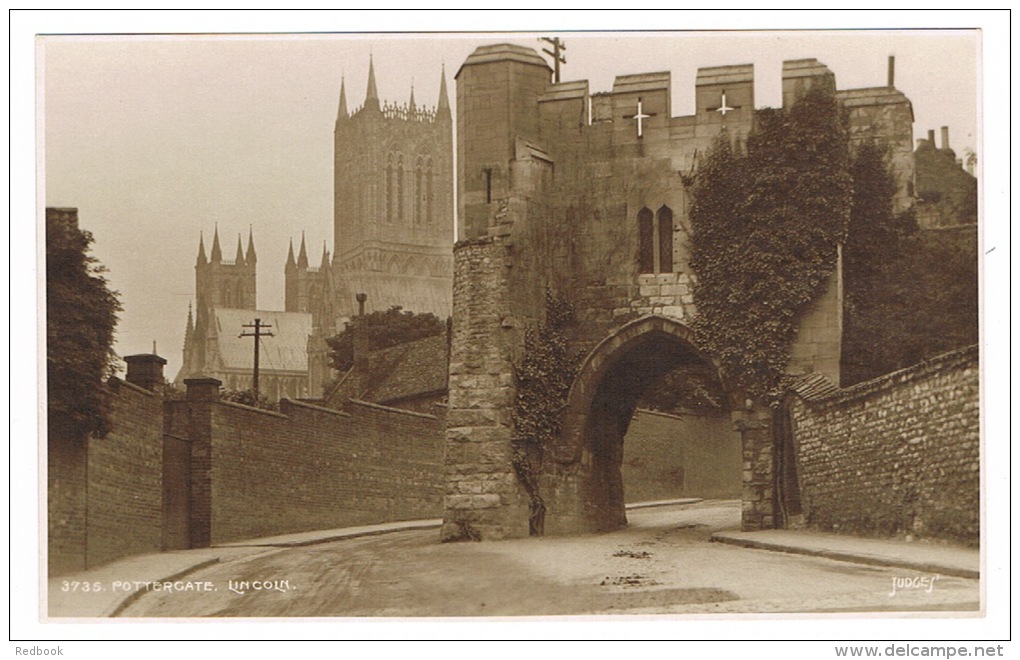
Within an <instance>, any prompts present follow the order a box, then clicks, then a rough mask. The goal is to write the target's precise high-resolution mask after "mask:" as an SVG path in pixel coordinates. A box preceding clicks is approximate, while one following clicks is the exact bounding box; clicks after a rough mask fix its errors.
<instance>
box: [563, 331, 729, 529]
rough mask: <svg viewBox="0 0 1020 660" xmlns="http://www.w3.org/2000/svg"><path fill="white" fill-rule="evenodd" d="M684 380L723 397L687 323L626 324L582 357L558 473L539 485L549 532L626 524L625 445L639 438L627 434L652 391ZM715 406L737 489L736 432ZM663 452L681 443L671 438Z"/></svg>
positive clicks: (710, 364) (566, 417) (570, 400)
mask: <svg viewBox="0 0 1020 660" xmlns="http://www.w3.org/2000/svg"><path fill="white" fill-rule="evenodd" d="M683 382H688V383H701V384H703V385H704V386H705V387H707V388H708V389H710V390H711V391H712V392H713V393H714V394H716V395H717V396H719V397H721V398H725V396H724V395H723V389H722V384H721V382H720V380H719V377H718V370H717V368H716V366H715V364H714V363H713V362H712V360H710V359H709V358H708V357H707V356H705V355H704V354H703V353H702V352H700V351H699V350H698V349H697V347H696V346H695V345H694V343H693V342H692V341H691V338H690V330H689V329H688V328H687V327H686V326H684V325H683V324H681V323H679V322H678V321H675V320H673V319H669V318H666V317H660V316H648V317H644V318H641V319H638V320H637V321H633V322H631V323H629V324H627V325H625V326H623V327H622V328H620V329H619V330H617V331H616V332H615V333H613V334H612V335H611V336H609V337H607V338H606V339H604V340H603V341H602V342H601V343H600V344H599V345H598V346H596V348H595V349H594V350H593V351H592V352H591V353H590V354H589V355H588V356H587V357H586V358H585V360H584V362H583V364H582V366H581V369H580V371H579V373H578V376H577V378H576V380H575V382H574V385H573V387H572V388H571V391H570V395H569V397H568V402H567V409H566V412H565V415H564V425H563V431H562V434H561V444H560V445H559V446H557V447H556V448H555V451H554V457H555V460H556V462H557V471H558V474H556V475H550V476H549V481H548V483H547V485H546V487H545V488H544V492H547V493H549V495H550V496H549V497H547V498H546V501H547V512H546V531H547V533H557V532H559V533H569V532H578V531H588V532H593V531H609V530H613V529H617V528H619V527H622V526H624V525H626V523H627V517H626V509H625V504H626V503H627V501H628V497H627V495H626V491H627V485H626V484H625V483H624V474H625V470H624V459H625V445H626V442H627V441H630V442H631V443H636V442H638V441H639V440H636V439H635V438H634V437H633V435H631V437H629V438H628V432H629V431H630V430H631V426H632V422H633V420H634V419H635V413H636V412H637V411H638V408H639V404H641V403H642V402H643V401H645V400H647V398H648V396H649V393H650V392H651V393H655V391H656V390H657V389H661V388H664V387H665V388H667V389H668V388H669V387H670V386H671V385H673V384H675V383H683ZM712 412H713V414H714V415H715V416H716V418H717V419H718V421H719V423H720V426H719V428H722V429H723V430H724V431H725V432H729V433H731V435H730V437H729V439H728V440H727V442H728V443H729V450H730V453H731V454H733V457H732V458H733V461H731V462H732V463H733V466H731V467H732V468H734V469H730V470H729V476H730V477H732V481H734V483H733V484H731V489H732V490H733V491H734V492H739V488H740V472H739V460H740V459H739V436H733V435H732V430H731V427H730V426H729V424H728V423H727V421H726V420H725V416H724V411H723V410H717V411H712ZM733 437H737V440H736V444H735V445H734V444H733V440H732V439H733ZM734 449H735V451H733V450H734ZM663 451H665V452H669V451H680V450H679V448H678V447H677V446H676V445H674V446H673V447H672V448H670V447H666V448H665V449H663ZM653 462H655V461H654V460H653ZM651 467H652V468H655V467H656V466H655V465H653V466H651ZM639 478H640V477H639Z"/></svg>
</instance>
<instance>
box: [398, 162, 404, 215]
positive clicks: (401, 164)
mask: <svg viewBox="0 0 1020 660" xmlns="http://www.w3.org/2000/svg"><path fill="white" fill-rule="evenodd" d="M404 199H405V195H404V157H403V156H398V157H397V221H398V222H403V221H404Z"/></svg>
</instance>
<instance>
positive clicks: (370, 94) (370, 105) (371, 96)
mask: <svg viewBox="0 0 1020 660" xmlns="http://www.w3.org/2000/svg"><path fill="white" fill-rule="evenodd" d="M365 109H366V110H378V109H379V91H378V90H377V89H376V87H375V65H374V64H373V63H372V56H371V55H369V56H368V90H367V91H366V92H365Z"/></svg>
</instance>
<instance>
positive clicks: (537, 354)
mask: <svg viewBox="0 0 1020 660" xmlns="http://www.w3.org/2000/svg"><path fill="white" fill-rule="evenodd" d="M545 306H546V318H545V321H544V322H543V323H540V324H539V325H538V326H537V327H534V328H528V329H527V330H526V331H525V333H524V353H523V356H522V357H521V360H520V361H519V362H518V363H517V364H515V365H514V376H515V381H516V389H517V398H516V400H515V402H514V411H513V425H514V434H513V439H512V442H511V448H512V462H513V466H514V470H515V472H516V473H517V478H518V479H519V480H520V482H521V484H522V485H523V486H524V489H525V491H527V493H528V497H529V498H530V500H531V502H530V509H531V513H530V529H531V533H532V534H533V535H540V534H542V531H543V523H544V519H545V503H544V502H543V500H542V496H541V493H540V492H539V486H538V475H539V473H540V472H541V468H542V460H543V458H544V456H545V448H546V447H548V446H549V445H550V443H552V441H553V440H554V439H555V438H556V437H557V436H558V435H559V433H560V428H561V418H562V415H563V409H564V408H565V407H566V404H567V394H568V393H569V392H570V385H571V384H572V383H573V382H574V377H575V375H576V374H577V368H578V364H579V362H580V360H579V356H578V355H577V354H575V353H574V352H573V351H571V349H570V347H569V344H568V339H567V328H569V327H570V326H571V325H572V324H573V322H574V307H573V305H571V304H570V303H569V302H567V301H566V300H564V299H563V298H561V297H559V296H557V295H555V294H553V293H552V292H551V291H548V290H547V291H546V304H545Z"/></svg>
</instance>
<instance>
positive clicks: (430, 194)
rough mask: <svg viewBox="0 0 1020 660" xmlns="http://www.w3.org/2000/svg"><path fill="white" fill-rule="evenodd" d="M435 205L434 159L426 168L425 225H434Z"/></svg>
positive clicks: (429, 161)
mask: <svg viewBox="0 0 1020 660" xmlns="http://www.w3.org/2000/svg"><path fill="white" fill-rule="evenodd" d="M433 204H435V188H434V187H433V177H432V159H431V158H429V160H428V163H427V164H426V166H425V224H427V225H431V224H432V208H433Z"/></svg>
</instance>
